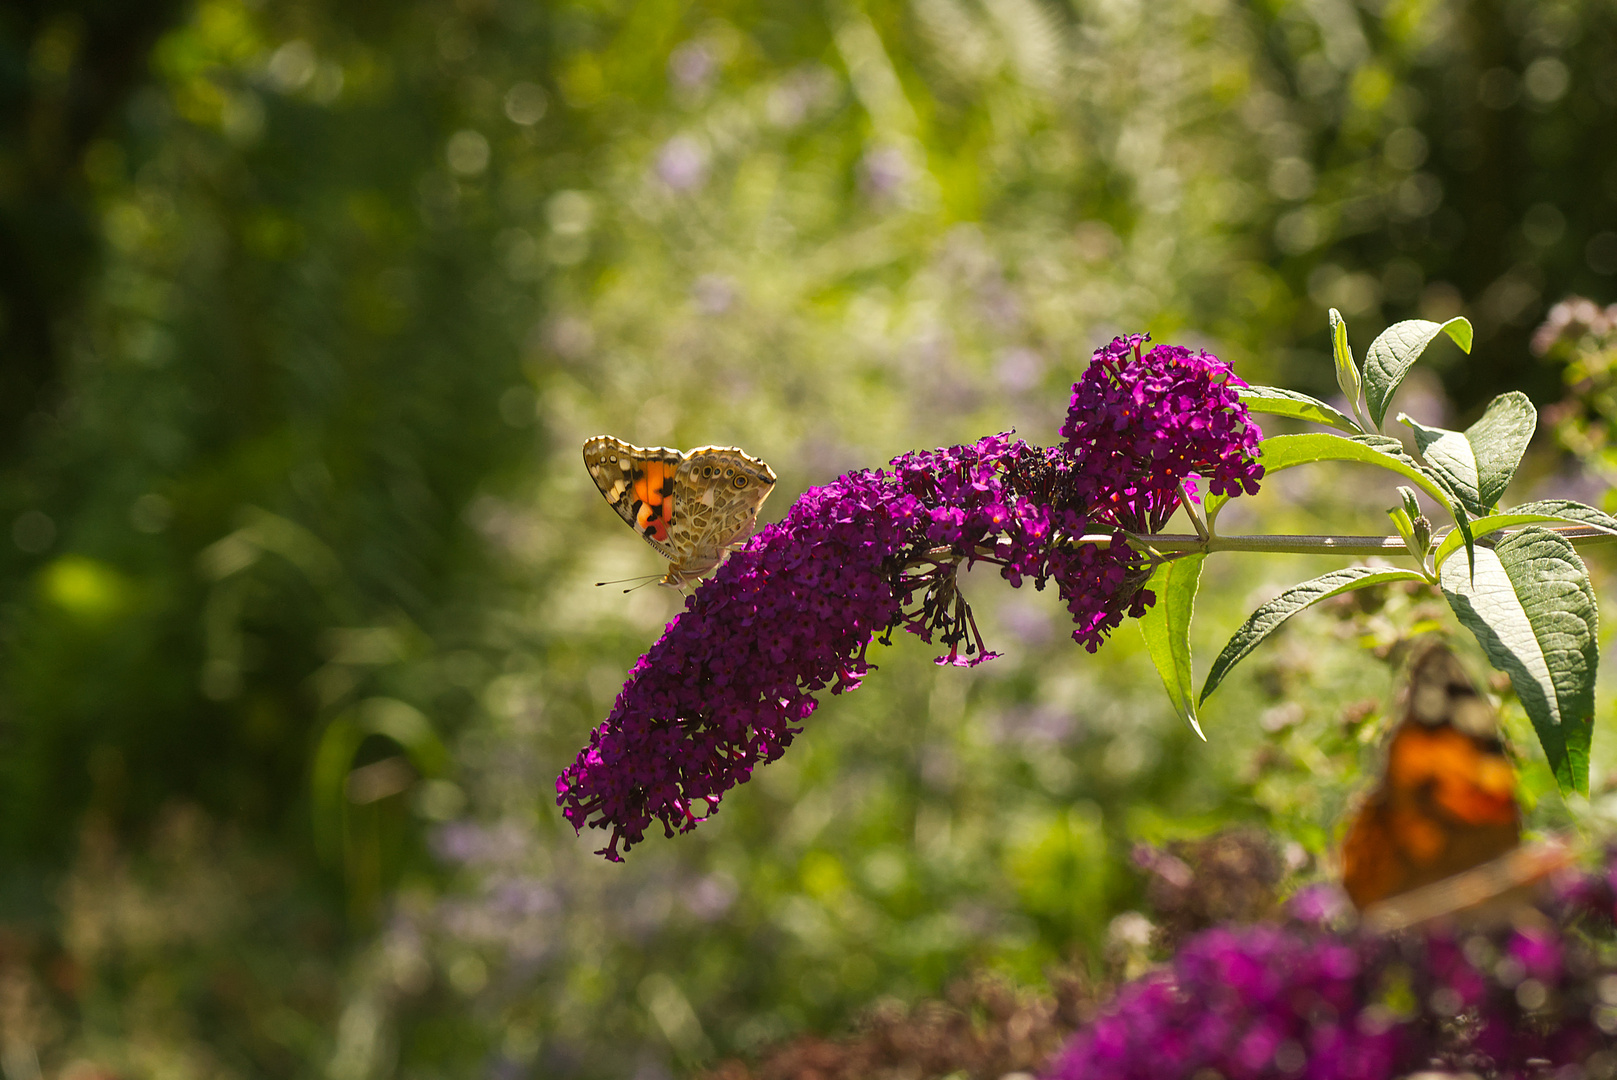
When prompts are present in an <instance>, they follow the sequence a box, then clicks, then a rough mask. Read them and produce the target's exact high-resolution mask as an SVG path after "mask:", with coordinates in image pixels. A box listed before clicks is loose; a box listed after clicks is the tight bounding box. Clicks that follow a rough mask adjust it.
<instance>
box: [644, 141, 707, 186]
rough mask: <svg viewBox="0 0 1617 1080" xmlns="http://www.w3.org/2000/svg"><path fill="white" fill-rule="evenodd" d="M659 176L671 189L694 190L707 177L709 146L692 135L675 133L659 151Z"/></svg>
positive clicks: (657, 167)
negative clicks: (705, 145)
mask: <svg viewBox="0 0 1617 1080" xmlns="http://www.w3.org/2000/svg"><path fill="white" fill-rule="evenodd" d="M656 169H657V178H658V179H659V180H661V181H662V182H663V183H664V184H666V185H667V186H668V188H669V190H671V191H693V190H695V189H696V188H699V187H701V186H702V182H703V181H704V180H706V179H707V148H706V147H704V146H703V145H702V144H701V143H700V142H698V141H696V139H695V138H693V137H692V136H690V135H675V136H674V137H673V138H671V139H669V140H668V141H667V142H665V143H663V146H662V149H661V150H659V151H657V166H656Z"/></svg>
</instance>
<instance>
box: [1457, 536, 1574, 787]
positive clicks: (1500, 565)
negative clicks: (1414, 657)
mask: <svg viewBox="0 0 1617 1080" xmlns="http://www.w3.org/2000/svg"><path fill="white" fill-rule="evenodd" d="M1442 585H1443V595H1444V597H1445V598H1446V599H1447V600H1448V602H1449V606H1450V607H1451V608H1453V609H1454V613H1455V615H1457V616H1459V619H1460V622H1461V623H1463V624H1464V625H1465V627H1466V629H1468V630H1470V631H1471V633H1472V634H1474V635H1475V636H1476V639H1477V641H1478V642H1479V643H1480V644H1481V645H1482V648H1483V651H1484V652H1486V653H1487V654H1488V659H1489V661H1490V662H1492V664H1493V666H1494V667H1496V668H1498V669H1499V670H1500V671H1503V672H1505V673H1506V674H1508V675H1509V676H1510V681H1511V684H1512V685H1513V686H1514V687H1515V688H1516V696H1517V697H1518V698H1519V699H1520V700H1521V703H1522V707H1523V708H1525V709H1526V710H1527V715H1528V716H1529V717H1530V718H1531V719H1532V721H1533V727H1534V729H1535V730H1536V731H1537V732H1538V741H1539V743H1540V744H1541V745H1542V746H1543V747H1544V754H1545V756H1546V757H1548V758H1549V761H1550V767H1551V768H1552V769H1553V770H1554V771H1555V780H1556V783H1557V784H1558V785H1560V788H1561V790H1562V792H1563V793H1564V792H1568V791H1577V792H1580V793H1582V794H1585V795H1587V794H1588V792H1589V742H1590V738H1591V737H1592V735H1593V733H1594V708H1595V704H1594V702H1595V699H1594V693H1595V668H1596V665H1597V664H1598V662H1599V645H1598V631H1599V622H1598V613H1597V610H1596V606H1595V594H1594V588H1593V587H1592V586H1591V585H1590V584H1589V571H1588V569H1587V568H1586V567H1585V566H1584V565H1583V560H1582V559H1580V558H1578V553H1577V552H1576V551H1575V550H1573V547H1572V544H1571V543H1570V542H1569V541H1568V540H1566V538H1565V537H1561V536H1557V535H1556V534H1555V533H1552V532H1550V531H1549V530H1548V529H1543V528H1539V527H1538V526H1531V525H1530V526H1528V527H1527V528H1525V529H1523V530H1522V531H1521V532H1519V533H1517V534H1515V535H1514V536H1511V537H1509V538H1508V539H1506V540H1504V541H1503V542H1502V543H1500V544H1499V546H1498V547H1496V548H1493V549H1491V550H1490V549H1488V548H1480V549H1478V551H1477V554H1476V567H1475V569H1474V571H1473V572H1472V573H1471V574H1469V575H1466V574H1462V573H1460V572H1458V571H1456V572H1453V573H1444V574H1443V575H1442Z"/></svg>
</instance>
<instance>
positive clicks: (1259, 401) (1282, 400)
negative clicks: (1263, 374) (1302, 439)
mask: <svg viewBox="0 0 1617 1080" xmlns="http://www.w3.org/2000/svg"><path fill="white" fill-rule="evenodd" d="M1240 394H1241V402H1242V404H1244V405H1245V406H1246V407H1247V408H1248V409H1251V410H1252V411H1253V412H1255V413H1269V414H1270V415H1271V416H1289V417H1291V418H1292V419H1293V420H1307V421H1308V422H1310V423H1313V424H1324V425H1326V426H1327V427H1333V428H1336V429H1337V430H1339V431H1345V432H1347V433H1348V434H1349V435H1357V434H1358V433H1359V432H1360V431H1361V430H1363V429H1362V428H1360V427H1359V425H1358V424H1355V423H1354V422H1353V420H1352V418H1351V417H1349V416H1346V415H1344V414H1343V413H1341V412H1338V411H1337V410H1336V409H1333V408H1331V407H1330V406H1329V405H1327V404H1325V402H1323V401H1321V400H1319V399H1318V398H1313V397H1309V396H1308V395H1307V394H1299V393H1297V392H1296V391H1295V390H1283V389H1281V388H1280V387H1278V386H1243V387H1242V388H1241V390H1240Z"/></svg>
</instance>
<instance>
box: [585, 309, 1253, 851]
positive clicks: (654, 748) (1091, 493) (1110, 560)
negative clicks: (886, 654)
mask: <svg viewBox="0 0 1617 1080" xmlns="http://www.w3.org/2000/svg"><path fill="white" fill-rule="evenodd" d="M1142 340H1143V339H1142V338H1140V337H1138V336H1136V337H1134V338H1130V339H1128V340H1127V342H1125V341H1124V340H1123V339H1118V341H1116V342H1113V344H1112V348H1111V350H1110V351H1108V350H1102V351H1101V353H1097V354H1096V363H1095V364H1093V365H1091V367H1090V369H1089V370H1088V371H1087V372H1086V373H1085V375H1084V381H1083V382H1081V383H1080V384H1078V385H1077V386H1075V387H1074V392H1073V411H1072V412H1071V413H1069V415H1068V419H1067V424H1066V426H1065V427H1064V428H1063V429H1062V432H1063V434H1064V435H1066V436H1067V439H1068V443H1067V446H1066V447H1064V448H1053V449H1041V448H1039V447H1034V446H1030V445H1028V444H1027V443H1025V442H1022V441H1021V440H1020V439H1015V438H1012V437H1011V435H1010V434H1008V433H1007V434H1002V435H991V436H989V437H987V438H984V439H981V440H979V441H978V442H976V443H975V444H973V445H970V446H954V447H948V448H944V449H939V450H928V451H918V452H916V453H911V454H906V455H904V456H902V457H899V458H896V459H894V460H893V461H892V462H891V463H890V471H889V470H881V469H876V470H866V471H862V472H856V473H849V474H848V475H845V476H842V477H840V478H838V480H837V481H836V482H835V483H832V484H828V485H826V486H824V487H820V488H813V489H811V490H810V491H808V492H807V493H806V494H804V495H803V497H802V498H800V499H798V501H797V502H796V503H795V504H793V506H792V508H791V510H790V511H789V512H788V514H787V516H786V519H785V520H784V521H782V522H780V523H779V524H776V525H770V526H767V527H766V528H764V529H763V530H762V531H760V532H759V533H758V534H757V535H756V536H754V537H753V538H752V539H751V540H749V541H748V542H747V544H746V545H745V547H743V548H742V549H741V550H740V551H737V552H735V553H734V554H733V555H732V556H731V557H730V558H729V560H728V561H727V562H726V563H724V564H723V565H722V566H721V567H720V568H719V571H718V573H717V574H715V575H714V577H713V578H712V579H711V580H709V581H708V582H706V583H704V584H703V585H702V586H701V587H700V588H699V589H698V590H697V591H696V594H695V595H694V596H692V597H690V598H689V599H688V600H687V601H686V604H685V610H684V611H683V612H682V613H681V614H680V615H679V616H678V617H677V618H676V619H675V620H674V621H673V622H672V623H670V624H669V625H668V628H667V629H666V630H665V631H664V633H663V636H662V638H661V639H660V640H658V642H657V643H656V644H655V645H653V646H652V647H651V650H650V651H649V652H647V653H646V655H645V656H643V657H641V659H640V661H639V662H638V663H637V664H636V665H635V667H634V669H633V670H632V671H631V672H630V673H629V681H628V682H627V683H626V684H625V686H624V688H623V691H622V692H621V693H620V694H619V695H618V699H617V702H616V703H615V704H614V705H613V707H612V711H611V713H610V714H609V715H608V716H607V718H606V721H605V722H604V723H603V724H602V725H601V726H600V727H599V728H598V729H596V731H595V732H594V733H593V734H592V735H591V736H590V743H589V745H588V746H587V747H585V748H584V750H583V751H581V752H580V754H579V756H578V758H577V760H576V761H575V762H574V763H573V764H572V765H570V766H569V767H568V768H567V769H566V770H564V771H563V772H562V774H561V776H559V777H558V778H557V780H556V801H557V802H558V803H559V804H560V805H561V807H562V812H563V814H564V815H565V816H566V818H567V820H568V821H570V822H572V824H573V827H574V828H577V829H582V828H583V827H584V826H585V825H591V826H595V827H599V828H608V829H610V830H611V839H610V841H609V842H608V843H607V846H606V847H605V848H604V849H602V851H601V852H600V854H603V855H605V856H606V857H607V858H608V859H612V860H614V861H615V860H618V859H621V858H622V853H621V851H620V845H621V849H622V851H627V850H628V849H629V848H630V847H632V846H633V845H635V844H637V843H639V842H640V841H641V840H642V839H643V838H644V836H645V830H646V829H647V828H649V827H650V825H651V823H652V822H653V821H654V820H655V821H658V822H660V823H661V824H662V826H663V828H664V830H665V832H667V833H668V834H669V835H673V834H674V833H675V832H684V831H687V830H689V829H692V828H695V827H696V825H697V824H698V823H699V822H701V821H702V820H704V819H705V818H706V817H707V816H708V815H709V814H711V813H713V812H714V811H715V810H716V809H717V807H718V805H719V800H720V799H721V798H722V797H723V795H724V793H725V792H726V791H728V790H729V789H730V788H732V787H734V786H735V785H736V784H738V783H742V782H744V781H745V780H746V779H748V777H750V776H751V775H752V770H753V769H754V768H756V767H757V766H758V765H761V764H764V763H767V762H770V761H773V760H775V758H777V757H779V756H780V755H781V754H782V753H783V752H784V751H785V749H786V748H787V747H788V746H790V745H791V743H792V739H793V738H795V737H796V736H797V734H798V733H799V732H800V731H801V730H802V729H801V727H800V726H799V725H800V724H801V723H802V721H803V720H805V719H807V718H808V717H809V715H810V714H812V713H813V712H814V709H815V707H816V706H817V704H818V703H817V701H816V700H815V697H814V695H815V694H816V693H817V692H818V691H820V690H824V689H827V688H829V689H830V690H831V692H832V693H840V692H842V691H843V690H851V689H854V688H855V687H857V686H858V685H859V683H860V681H861V680H862V679H863V678H864V676H865V674H866V673H867V672H868V671H869V670H870V668H871V665H870V663H869V662H868V661H867V659H866V651H867V649H868V648H869V645H870V642H871V639H872V638H874V637H878V636H879V637H880V639H881V640H882V641H883V642H884V643H885V642H888V641H890V640H891V634H892V633H893V631H895V630H900V629H902V630H905V631H907V632H909V633H913V634H915V635H917V636H919V637H920V638H921V640H923V641H926V642H932V641H933V640H934V639H936V641H937V643H938V644H939V645H941V646H943V647H945V648H946V649H947V650H948V651H947V653H946V654H945V655H944V656H942V657H940V658H939V660H938V662H939V663H940V664H953V665H959V666H966V667H971V666H975V665H977V664H980V663H982V662H984V661H986V660H991V659H993V658H994V657H996V656H997V655H998V654H997V653H993V652H990V651H989V650H988V649H987V648H986V647H985V646H984V644H983V640H982V634H981V633H980V632H979V631H978V629H977V623H976V619H975V618H974V617H973V615H972V612H971V608H970V606H969V605H968V604H967V603H966V600H965V598H964V597H963V596H962V595H961V593H960V589H959V582H958V571H959V569H960V568H961V567H962V566H965V567H970V566H972V565H973V564H975V563H977V562H988V563H991V564H993V565H996V566H998V567H999V570H1000V574H1001V576H1003V577H1004V578H1005V579H1006V580H1007V581H1009V582H1010V583H1011V584H1012V585H1013V586H1020V585H1021V584H1022V582H1023V581H1025V580H1027V579H1029V578H1031V579H1032V580H1033V582H1034V584H1035V586H1036V587H1037V588H1040V589H1042V588H1044V586H1045V585H1046V584H1047V583H1048V582H1050V581H1054V582H1055V583H1056V586H1057V589H1058V590H1059V592H1060V594H1061V598H1062V599H1063V600H1064V601H1065V602H1066V604H1067V608H1068V610H1069V611H1070V612H1071V613H1072V616H1073V620H1074V622H1075V623H1076V625H1077V629H1076V630H1074V632H1073V637H1074V638H1075V639H1076V640H1077V641H1079V642H1080V643H1082V644H1083V645H1084V647H1085V648H1087V649H1088V650H1089V651H1090V652H1094V651H1095V650H1096V649H1098V648H1099V647H1100V645H1101V643H1102V642H1103V641H1104V640H1105V639H1106V636H1107V635H1108V634H1109V633H1110V632H1111V631H1112V630H1113V629H1114V628H1116V627H1117V626H1118V625H1119V624H1120V623H1121V622H1122V621H1123V618H1124V616H1125V615H1127V616H1132V617H1136V618H1137V617H1139V616H1140V615H1143V614H1144V613H1145V610H1146V609H1147V608H1148V607H1149V606H1150V605H1151V604H1152V603H1154V602H1155V599H1156V598H1155V596H1154V595H1153V594H1152V593H1151V592H1150V591H1149V590H1145V589H1142V588H1141V586H1142V584H1143V583H1144V582H1145V580H1146V578H1147V577H1149V576H1150V570H1151V567H1150V565H1149V564H1148V562H1147V560H1146V558H1145V556H1144V555H1142V554H1141V553H1140V552H1138V551H1136V550H1135V549H1134V548H1133V547H1131V546H1130V545H1129V544H1128V542H1127V538H1126V536H1125V533H1124V530H1135V529H1138V528H1140V527H1141V526H1142V523H1150V522H1154V523H1155V525H1160V524H1161V521H1165V520H1166V519H1167V515H1168V514H1169V513H1171V512H1172V508H1173V506H1174V505H1177V500H1178V492H1179V490H1180V488H1179V485H1180V483H1181V482H1182V481H1185V480H1187V479H1188V478H1189V477H1190V476H1191V475H1192V474H1197V475H1199V476H1202V477H1204V478H1208V479H1209V480H1210V483H1211V489H1212V490H1213V491H1214V492H1229V493H1231V494H1233V493H1235V492H1238V491H1240V490H1243V489H1244V490H1248V491H1255V490H1256V489H1257V477H1259V476H1261V475H1262V471H1263V470H1262V468H1261V467H1260V466H1258V465H1257V464H1256V462H1255V461H1254V460H1253V456H1252V455H1253V451H1254V450H1255V448H1256V445H1257V438H1258V432H1257V429H1256V428H1255V427H1253V426H1252V425H1251V423H1250V422H1249V420H1248V419H1247V413H1246V409H1245V407H1244V406H1242V405H1241V404H1240V402H1239V400H1238V399H1237V397H1236V396H1235V390H1234V389H1233V386H1235V385H1240V384H1239V383H1235V382H1233V376H1231V375H1230V374H1229V370H1228V368H1227V367H1225V366H1224V365H1223V364H1222V363H1220V362H1219V361H1218V360H1217V359H1216V358H1214V357H1211V356H1207V355H1206V354H1205V353H1203V354H1198V355H1196V356H1192V355H1191V354H1190V352H1189V351H1188V350H1185V349H1172V348H1167V347H1165V346H1158V347H1157V348H1156V349H1153V350H1152V351H1151V352H1150V353H1149V354H1147V355H1146V356H1144V357H1141V356H1140V355H1139V343H1140V342H1141V341H1142ZM1130 349H1132V350H1133V352H1132V359H1131V358H1130V357H1129V356H1128V355H1126V354H1128V352H1129V350H1130ZM1114 353H1115V354H1116V355H1113V354H1114ZM1081 402H1090V403H1091V404H1090V405H1089V406H1085V407H1083V408H1081V407H1080V405H1081ZM1086 408H1087V410H1088V411H1087V412H1086V411H1085V409H1086ZM1118 425H1131V428H1130V431H1129V432H1123V433H1122V434H1119V433H1118V432H1117V431H1113V430H1112V429H1113V428H1115V427H1117V426H1118ZM1102 429H1105V430H1102ZM1119 431H1121V429H1120V428H1119ZM1130 432H1133V434H1131V433H1130ZM1139 433H1144V434H1139ZM1135 435H1139V437H1138V438H1135V437H1134V436H1135ZM1131 439H1132V441H1131ZM1142 447H1143V449H1142ZM1131 454H1132V455H1133V456H1132V457H1131V456H1130V455H1131ZM1142 454H1143V455H1144V456H1142ZM1139 469H1145V470H1146V471H1145V472H1138V471H1137V470H1139ZM1158 509H1163V512H1162V513H1161V514H1160V519H1161V520H1160V521H1159V520H1157V516H1154V515H1157V510H1158ZM1142 515H1143V516H1142ZM1152 527H1155V526H1154V525H1153V526H1152ZM1092 530H1094V531H1098V532H1100V533H1102V534H1103V535H1105V536H1107V537H1108V542H1107V543H1099V542H1093V541H1092V542H1089V543H1080V542H1079V541H1080V538H1081V537H1083V536H1085V535H1087V534H1088V533H1090V532H1091V531H1092Z"/></svg>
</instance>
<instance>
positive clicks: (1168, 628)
mask: <svg viewBox="0 0 1617 1080" xmlns="http://www.w3.org/2000/svg"><path fill="white" fill-rule="evenodd" d="M1206 558H1207V556H1205V555H1190V556H1187V557H1185V558H1183V559H1174V560H1172V561H1170V562H1165V563H1163V564H1162V565H1161V566H1159V567H1157V569H1156V572H1155V573H1153V574H1152V575H1151V578H1150V580H1148V581H1147V582H1146V583H1145V587H1146V588H1147V589H1150V590H1152V591H1153V592H1155V593H1156V594H1157V602H1156V603H1155V604H1153V605H1152V606H1151V607H1149V608H1147V609H1146V612H1145V615H1144V616H1143V617H1141V618H1140V619H1138V620H1137V621H1138V622H1139V624H1140V633H1142V634H1143V635H1145V647H1146V650H1147V651H1148V652H1150V654H1151V662H1152V663H1154V664H1156V665H1157V674H1158V675H1161V676H1162V685H1163V688H1164V689H1166V690H1167V691H1168V699H1169V700H1170V701H1172V702H1173V707H1174V711H1175V712H1177V713H1178V714H1179V715H1180V716H1181V717H1183V718H1184V720H1185V722H1186V723H1188V724H1189V725H1190V730H1192V731H1194V732H1195V733H1196V734H1197V736H1199V737H1200V738H1201V740H1202V741H1203V742H1206V741H1207V736H1206V735H1204V734H1202V726H1201V722H1200V721H1199V720H1198V719H1197V717H1196V700H1195V697H1194V693H1193V689H1192V687H1191V671H1190V614H1191V609H1192V608H1194V607H1195V605H1196V586H1197V584H1198V583H1199V582H1200V581H1201V574H1202V562H1203V560H1205V559H1206Z"/></svg>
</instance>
